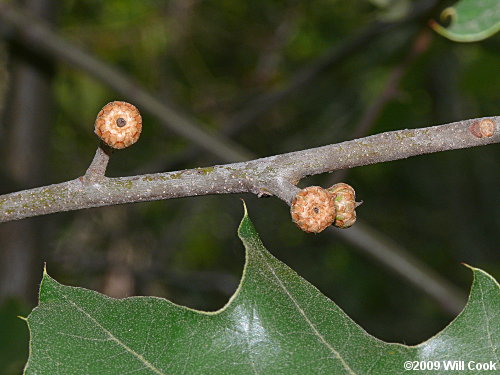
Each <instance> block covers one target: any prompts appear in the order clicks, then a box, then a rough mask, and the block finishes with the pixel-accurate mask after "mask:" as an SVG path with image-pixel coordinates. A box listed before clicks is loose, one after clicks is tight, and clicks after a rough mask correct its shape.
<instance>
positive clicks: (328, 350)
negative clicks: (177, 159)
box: [25, 215, 500, 375]
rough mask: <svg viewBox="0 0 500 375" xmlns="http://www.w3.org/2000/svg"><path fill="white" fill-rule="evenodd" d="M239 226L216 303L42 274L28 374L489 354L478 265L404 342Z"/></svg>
mask: <svg viewBox="0 0 500 375" xmlns="http://www.w3.org/2000/svg"><path fill="white" fill-rule="evenodd" d="M238 233H239V236H240V238H241V240H242V241H243V244H244V245H245V248H246V265H245V268H244V271H243V276H242V280H241V283H240V286H239V288H238V290H237V291H236V292H235V294H234V296H233V297H232V298H231V300H230V301H229V302H228V304H227V305H226V306H225V307H224V308H222V309H221V310H219V311H217V312H213V313H206V312H200V311H195V310H191V309H188V308H185V307H182V306H178V305H175V304H173V303H171V302H169V301H167V300H164V299H160V298H154V297H133V298H126V299H121V300H116V299H112V298H109V297H106V296H104V295H102V294H99V293H96V292H93V291H90V290H86V289H82V288H74V287H69V286H64V285H62V284H59V283H57V282H56V281H55V280H54V279H52V278H51V277H50V276H48V275H47V274H46V273H44V277H43V280H42V285H41V289H40V304H39V306H38V307H36V308H35V309H34V310H33V312H32V313H31V314H30V316H29V318H28V324H29V328H30V331H31V353H30V358H29V360H28V364H27V367H26V370H25V372H26V374H29V375H34V374H37V375H43V374H47V375H49V374H50V375H54V374H65V375H71V374H99V375H106V374H129V373H131V374H137V375H142V374H190V375H194V374H211V375H217V374H384V375H387V374H401V373H403V372H404V367H403V366H404V362H405V361H420V360H425V361H427V360H432V361H444V360H457V361H458V360H463V361H465V363H467V361H475V362H488V361H498V357H497V356H498V347H499V346H500V315H499V312H500V290H499V286H498V284H497V283H496V281H495V280H494V279H493V278H492V277H491V276H489V275H488V274H486V273H485V272H483V271H481V270H479V269H472V270H473V273H474V282H473V285H472V290H471V295H470V299H469V302H468V304H467V306H466V307H465V309H464V311H463V312H462V313H461V314H460V315H459V316H458V317H457V318H456V319H455V320H454V321H453V322H452V323H451V324H450V325H449V326H448V327H446V328H445V329H444V330H443V331H442V332H440V333H439V334H437V335H436V336H435V337H433V338H431V339H430V340H429V341H427V342H425V343H423V344H421V345H418V346H415V347H408V346H404V345H400V344H390V343H385V342H382V341H380V340H378V339H376V338H374V337H373V336H371V335H369V334H368V333H366V332H365V331H364V330H363V329H362V328H361V327H359V326H358V325H357V324H356V323H354V322H353V321H352V320H351V319H350V318H349V317H348V316H347V315H346V314H345V313H344V312H343V311H342V310H341V309H340V308H339V307H338V306H337V305H335V303H333V302H332V301H331V300H330V299H328V298H327V297H326V296H324V295H323V294H322V293H321V292H320V291H319V290H317V289H316V288H315V287H314V286H312V285H311V284H309V283H308V282H307V281H305V280H304V279H302V278H301V277H300V276H299V275H297V274H296V273H295V272H294V271H293V270H291V269H290V268H289V267H288V266H286V265H285V264H283V263H282V262H280V261H279V260H277V259H276V258H274V257H273V256H272V255H271V254H270V253H269V252H268V251H267V250H266V249H265V248H264V246H263V245H262V243H261V241H260V239H259V237H258V235H257V233H256V231H255V229H254V227H253V225H252V223H251V222H250V219H249V218H248V216H247V215H245V217H244V218H243V220H242V222H241V225H240V228H239V231H238ZM440 363H441V362H440ZM441 366H442V365H441ZM497 366H498V364H497ZM432 373H433V374H441V373H442V374H447V373H449V371H445V370H444V369H443V368H441V369H440V370H437V371H432Z"/></svg>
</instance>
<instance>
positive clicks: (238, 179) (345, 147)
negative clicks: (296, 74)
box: [0, 116, 500, 222]
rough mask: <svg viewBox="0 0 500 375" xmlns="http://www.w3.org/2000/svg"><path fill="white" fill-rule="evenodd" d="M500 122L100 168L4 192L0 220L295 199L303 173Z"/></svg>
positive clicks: (399, 152)
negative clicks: (148, 168) (143, 206)
mask: <svg viewBox="0 0 500 375" xmlns="http://www.w3.org/2000/svg"><path fill="white" fill-rule="evenodd" d="M479 124H485V125H487V126H486V130H487V132H486V133H485V135H482V134H481V132H480V130H481V129H482V128H481V127H480V126H479ZM499 129H500V116H495V117H489V118H483V119H472V120H464V121H458V122H454V123H450V124H446V125H439V126H432V127H428V128H420V129H406V130H398V131H392V132H386V133H381V134H377V135H372V136H370V137H365V138H359V139H355V140H352V141H347V142H342V143H337V144H331V145H327V146H322V147H317V148H311V149H307V150H303V151H296V152H290V153H287V154H281V155H275V156H269V157H266V158H261V159H256V160H251V161H247V162H241V163H233V164H225V165H217V166H214V167H208V168H196V169H189V170H183V171H176V172H168V173H156V174H147V175H140V176H132V177H120V178H107V177H104V175H103V174H101V173H99V174H98V175H100V176H102V177H100V178H89V176H88V174H86V175H85V176H82V177H80V178H77V179H75V180H71V181H67V182H63V183H60V184H55V185H50V186H45V187H39V188H35V189H30V190H24V191H20V192H16V193H11V194H6V195H2V196H0V222H5V221H11V220H18V219H23V218H26V217H32V216H39V215H46V214H50V213H55V212H61V211H71V210H78V209H83V208H90V207H100V206H109V205H114V204H122V203H132V202H143V201H153V200H160V199H172V198H180V197H191V196H198V195H209V194H230V193H253V194H257V195H258V196H262V195H274V196H277V197H278V198H280V199H281V200H283V201H285V202H286V203H287V204H290V202H291V199H292V198H293V197H294V196H295V194H296V192H297V190H298V188H297V187H296V186H295V185H296V184H297V183H298V182H299V181H300V180H301V179H302V178H304V177H305V176H310V175H316V174H320V173H325V172H333V171H336V170H340V169H345V168H353V167H357V166H362V165H368V164H374V163H381V162H387V161H391V160H397V159H404V158H407V157H410V156H416V155H422V154H429V153H433V152H439V151H446V150H454V149H461V148H467V147H474V146H482V145H487V144H491V143H498V142H500V131H499ZM98 154H101V153H99V152H98ZM102 156H103V157H105V155H102ZM89 170H90V168H89ZM88 173H89V172H88Z"/></svg>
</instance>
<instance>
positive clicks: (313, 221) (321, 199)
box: [290, 186, 335, 233]
mask: <svg viewBox="0 0 500 375" xmlns="http://www.w3.org/2000/svg"><path fill="white" fill-rule="evenodd" d="M290 213H291V215H292V220H293V222H294V223H295V224H297V226H298V227H299V228H300V229H302V230H303V231H304V232H309V233H319V232H321V231H323V230H324V229H325V228H327V227H329V226H330V225H332V223H333V222H334V220H335V206H334V202H333V196H332V195H331V194H330V193H329V192H328V191H327V190H326V189H323V188H322V187H320V186H309V187H307V188H305V189H302V190H301V191H299V192H298V193H297V195H296V196H295V198H293V201H292V206H291V209H290Z"/></svg>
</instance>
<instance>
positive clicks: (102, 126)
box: [95, 101, 142, 149]
mask: <svg viewBox="0 0 500 375" xmlns="http://www.w3.org/2000/svg"><path fill="white" fill-rule="evenodd" d="M141 130H142V118H141V114H140V113H139V110H138V109H137V108H136V107H135V106H133V105H132V104H130V103H127V102H118V101H116V102H111V103H108V104H106V105H105V106H104V107H103V108H102V109H101V111H100V112H99V114H98V115H97V118H96V120H95V133H96V134H97V136H98V137H99V138H100V139H101V140H102V141H103V142H104V143H106V144H107V145H108V146H110V147H112V148H116V149H122V148H125V147H128V146H130V145H132V144H134V143H135V142H137V140H138V139H139V136H140V135H141Z"/></svg>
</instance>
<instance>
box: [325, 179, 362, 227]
mask: <svg viewBox="0 0 500 375" xmlns="http://www.w3.org/2000/svg"><path fill="white" fill-rule="evenodd" d="M326 190H327V191H328V192H329V194H330V195H331V197H332V199H333V203H334V206H335V211H336V215H335V220H334V222H333V225H334V226H336V227H338V228H349V227H350V226H352V225H353V224H354V223H355V222H356V207H357V206H359V203H357V202H356V192H355V191H354V189H353V188H352V186H350V185H348V184H346V183H344V182H340V183H338V184H335V185H333V186H331V187H329V188H328V189H326Z"/></svg>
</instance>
